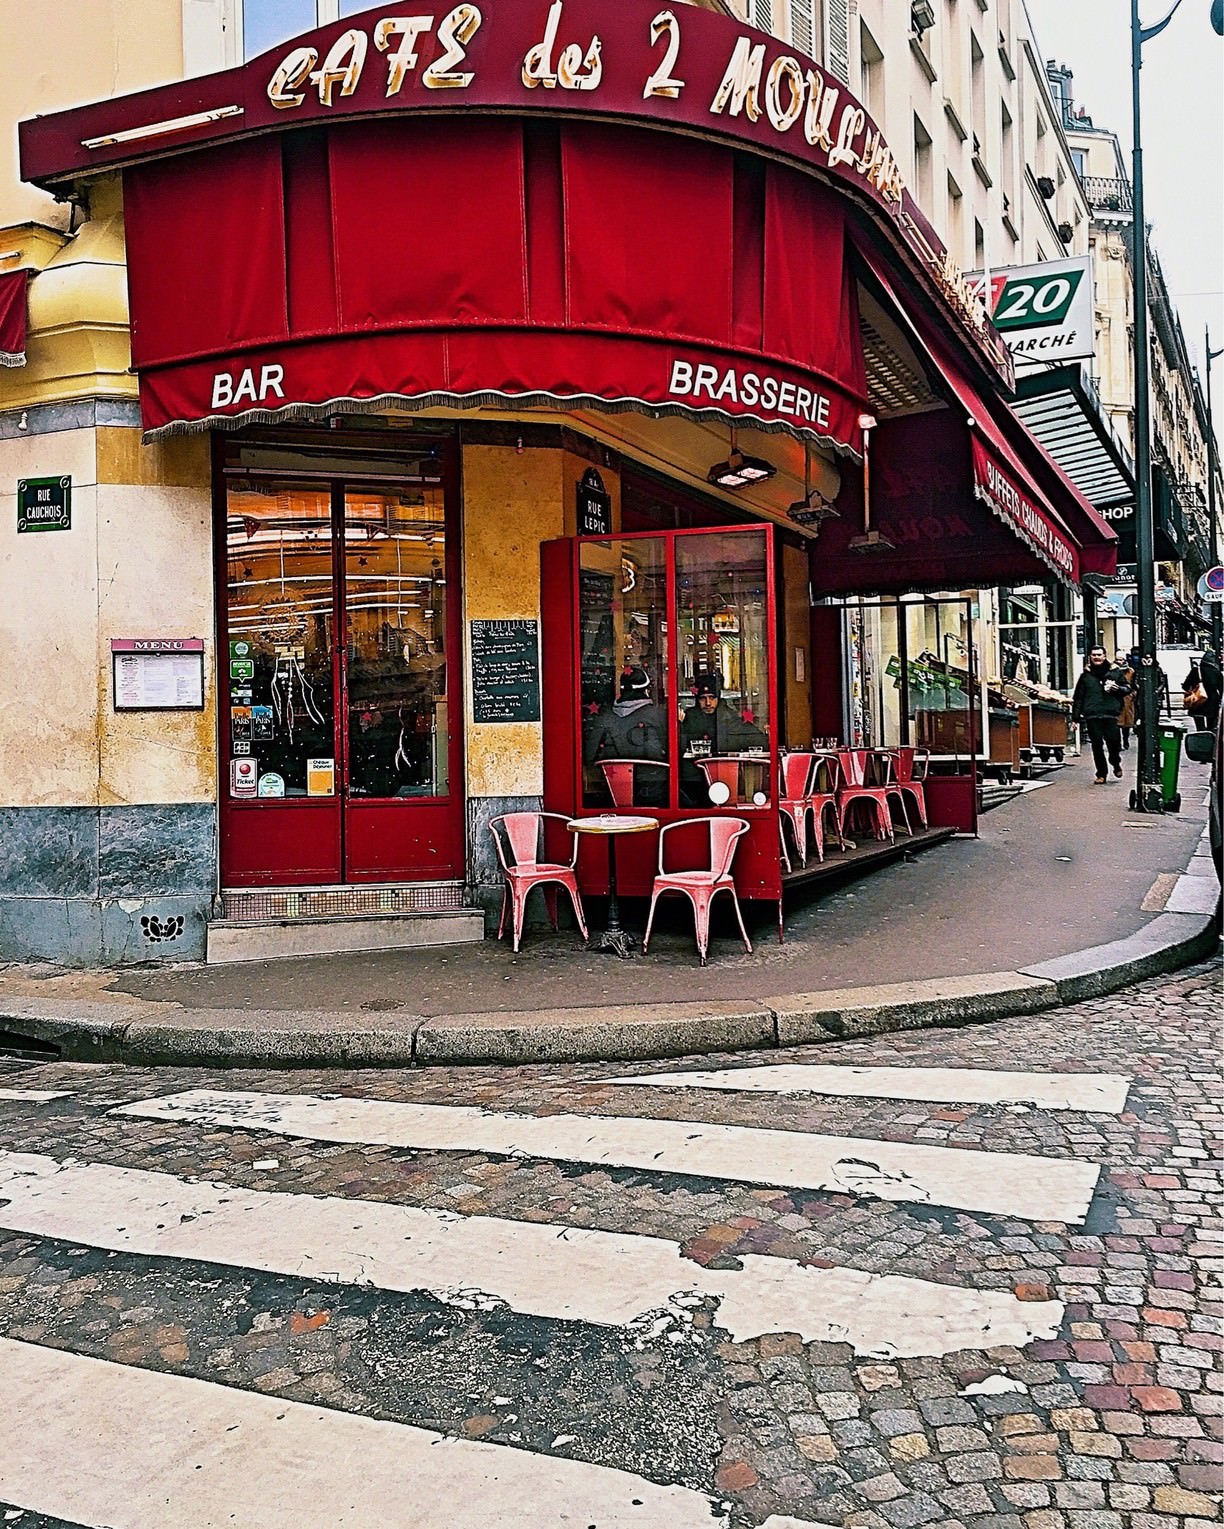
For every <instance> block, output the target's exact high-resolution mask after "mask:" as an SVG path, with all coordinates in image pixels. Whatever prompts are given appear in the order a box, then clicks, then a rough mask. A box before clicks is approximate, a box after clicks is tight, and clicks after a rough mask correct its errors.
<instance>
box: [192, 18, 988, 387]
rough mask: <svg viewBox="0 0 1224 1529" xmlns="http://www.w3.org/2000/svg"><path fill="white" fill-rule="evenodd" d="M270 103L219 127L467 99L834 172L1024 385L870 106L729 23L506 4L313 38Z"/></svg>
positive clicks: (268, 96) (251, 105)
mask: <svg viewBox="0 0 1224 1529" xmlns="http://www.w3.org/2000/svg"><path fill="white" fill-rule="evenodd" d="M273 57H274V55H273ZM264 63H265V64H266V60H265V61H264ZM254 67H261V66H260V63H259V61H256V64H255V66H254ZM219 78H224V76H222V77H219ZM264 96H265V99H264V100H262V101H260V100H258V98H255V99H252V98H250V97H248V98H247V100H246V102H245V104H244V105H241V106H240V105H238V104H237V103H235V104H233V105H228V106H223V107H218V108H215V109H213V110H212V111H210V112H209V113H208V116H209V118H210V119H211V121H212V122H213V123H215V124H216V127H217V128H221V129H222V133H224V131H226V127H222V119H224V118H227V117H230V116H232V117H233V118H234V119H236V120H234V121H233V122H232V123H229V124H227V127H228V130H232V131H242V130H243V129H245V130H248V131H249V130H250V129H252V128H258V127H264V126H271V125H273V122H274V121H275V120H276V118H278V117H279V118H281V119H282V120H283V118H285V117H309V118H314V119H319V118H326V117H328V116H340V115H348V114H350V113H361V114H365V113H369V112H371V111H394V110H397V109H405V108H409V109H410V108H413V107H416V108H420V107H426V108H429V107H432V108H434V109H437V107H439V106H442V105H444V104H447V105H449V104H450V102H454V103H455V105H456V106H458V105H459V102H460V100H462V103H463V106H465V107H466V106H472V107H484V108H491V109H500V110H507V109H510V110H513V109H515V108H519V109H529V110H532V111H538V110H541V109H543V110H548V109H556V110H562V111H564V110H566V109H569V110H573V111H576V112H579V113H581V114H582V115H601V114H605V113H606V114H609V115H615V116H618V117H622V118H624V117H631V118H643V117H651V118H653V119H655V120H657V121H659V122H660V123H661V124H674V125H675V126H677V127H684V128H687V129H690V130H692V129H694V128H696V129H698V130H699V131H705V132H707V133H717V134H719V135H720V136H732V137H737V138H743V139H749V140H752V141H754V142H755V143H756V144H757V145H758V147H760V148H762V149H764V150H765V151H767V152H775V153H779V154H781V155H783V156H785V157H788V158H792V159H797V160H800V161H802V162H806V163H808V164H811V165H814V166H815V167H817V168H818V169H820V170H822V171H828V172H831V173H832V174H833V176H834V177H835V178H836V179H838V180H842V181H845V182H847V183H849V184H850V185H851V186H853V187H854V189H856V190H857V191H859V192H861V193H864V194H866V195H867V196H868V197H869V198H870V200H871V201H872V202H874V203H875V205H876V206H877V207H879V208H882V209H883V210H884V211H885V212H886V213H887V215H888V216H889V218H890V219H891V221H892V222H893V224H894V225H895V227H896V228H897V230H898V231H899V233H900V234H901V236H902V238H903V240H904V242H905V243H906V244H907V245H908V246H909V248H910V250H911V251H912V253H913V254H914V255H915V256H916V257H917V258H918V260H919V261H920V262H921V264H922V265H923V266H924V267H925V268H926V270H927V271H928V272H929V273H930V275H931V276H932V277H933V278H934V280H935V282H936V284H937V285H938V287H939V288H940V290H941V291H942V293H943V295H944V297H945V299H946V300H947V301H948V303H949V304H950V305H951V306H952V308H953V309H954V310H955V311H956V312H957V314H958V316H959V317H960V319H961V321H962V323H963V325H964V327H965V328H966V329H967V330H968V331H969V332H970V334H971V335H972V337H973V338H974V340H975V341H976V343H977V345H978V346H979V348H980V349H981V350H983V351H984V352H985V353H986V354H987V355H988V356H989V357H990V358H991V360H992V362H993V363H994V365H995V366H996V367H998V368H1000V369H1001V370H1003V371H1005V372H1006V373H1008V374H1009V375H1010V358H1009V356H1008V353H1007V350H1006V348H1005V347H1004V346H1003V344H1002V342H1001V341H1000V339H999V337H998V335H997V334H996V333H995V332H994V330H993V329H991V327H990V325H989V323H988V322H987V316H986V311H985V308H984V307H983V304H982V301H981V298H980V296H979V295H978V293H977V292H975V291H974V289H973V287H972V285H971V284H970V282H969V281H968V279H967V278H966V277H965V275H964V274H963V273H962V272H961V270H960V269H959V267H958V266H957V265H956V264H955V262H954V261H953V260H952V259H951V257H950V256H949V255H948V253H947V252H946V251H945V250H944V249H943V247H942V245H941V244H940V242H939V240H938V238H937V237H936V235H935V234H934V232H933V230H932V229H931V227H930V225H929V224H928V223H927V221H926V219H925V217H924V216H923V215H922V213H921V211H920V210H919V208H918V207H917V204H916V203H915V202H914V200H913V198H912V197H911V196H910V194H909V192H908V191H907V190H906V188H905V183H904V180H903V178H902V175H901V172H900V169H899V168H898V165H897V162H896V159H895V158H894V156H893V154H892V151H891V150H890V149H889V147H888V145H887V143H886V142H885V140H884V135H883V133H882V132H881V131H880V129H879V128H878V127H876V126H875V124H874V123H873V122H872V121H871V119H870V117H868V115H867V113H866V111H865V110H864V108H863V107H862V106H861V105H860V104H859V102H858V101H857V100H855V98H854V97H853V96H852V95H850V93H849V92H848V91H847V90H846V88H845V87H844V86H843V85H842V84H841V82H840V81H838V80H837V79H836V78H835V77H834V76H832V75H829V74H826V73H825V71H824V70H822V69H820V68H819V67H818V66H817V65H816V64H814V63H812V62H811V61H810V60H808V59H807V58H805V57H803V56H802V55H798V56H797V55H795V54H793V53H791V52H788V51H786V49H785V48H784V47H783V46H782V45H781V44H779V43H778V42H777V41H776V40H775V39H774V38H772V37H769V36H767V35H766V34H764V33H760V32H754V31H752V30H751V29H745V28H741V27H737V26H729V25H728V24H727V20H726V18H725V17H720V16H715V15H712V14H709V13H707V12H703V11H700V10H695V9H690V8H689V7H687V6H677V7H676V8H675V9H674V10H672V9H664V10H659V11H657V12H656V13H654V14H653V15H652V14H651V8H650V7H649V6H648V5H647V6H645V7H639V6H638V5H633V4H631V5H619V4H618V5H616V6H613V7H606V6H604V5H602V4H600V3H599V0H552V3H551V5H549V7H548V9H547V11H546V12H545V11H543V9H542V8H537V7H536V6H534V5H525V4H514V3H510V0H502V3H500V4H499V5H498V6H497V7H496V8H494V7H492V6H486V7H485V9H483V10H482V9H481V8H480V7H479V6H477V5H474V4H469V3H465V4H460V5H456V6H455V7H453V9H451V10H449V11H447V12H445V13H444V14H441V15H439V14H438V13H437V12H433V13H431V14H428V15H405V14H395V15H385V16H382V17H379V18H377V19H375V20H372V21H367V22H365V24H364V25H355V26H351V27H347V28H344V29H343V30H340V29H339V28H338V27H337V26H331V27H327V28H321V29H320V30H319V31H318V32H316V33H311V34H307V36H306V37H304V38H303V39H302V40H301V41H300V42H299V43H298V44H297V45H296V46H294V47H292V48H291V49H290V50H289V51H287V52H286V53H285V54H284V55H283V56H282V57H281V59H280V61H279V62H278V63H276V64H275V67H274V68H273V70H272V72H271V74H270V76H267V78H266V87H265V91H264ZM269 107H271V109H272V111H271V114H270V115H269V111H268V108H269ZM200 115H201V116H204V115H205V114H204V113H201V114H200ZM214 131H215V129H214Z"/></svg>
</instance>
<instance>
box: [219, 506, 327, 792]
mask: <svg viewBox="0 0 1224 1529" xmlns="http://www.w3.org/2000/svg"><path fill="white" fill-rule="evenodd" d="M227 510H228V513H227V519H226V544H227V556H226V571H227V584H228V594H229V664H230V667H229V688H230V715H229V755H230V758H231V759H237V758H249V759H253V760H255V761H256V763H257V770H258V774H259V777H260V781H261V794H264V793H265V787H264V784H263V782H264V781H265V778H266V781H267V790H266V794H268V795H277V796H279V795H284V796H306V795H307V794H313V795H332V794H333V793H334V790H335V779H334V755H335V747H334V733H333V716H334V713H333V705H332V657H331V655H332V646H333V644H332V633H333V630H334V628H333V611H332V544H331V496H330V494H329V492H328V491H327V489H316V488H309V487H304V486H302V485H296V484H277V483H274V482H269V483H266V484H265V483H260V484H255V483H247V482H236V483H234V484H232V485H231V486H230V488H229V494H228V505H227ZM310 760H314V761H315V762H316V764H317V763H318V762H320V761H326V763H327V765H329V766H331V773H330V775H329V774H328V773H327V772H326V771H323V772H319V771H318V770H316V771H315V773H314V777H313V779H310V778H308V774H309V767H308V761H310Z"/></svg>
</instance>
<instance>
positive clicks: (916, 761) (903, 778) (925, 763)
mask: <svg viewBox="0 0 1224 1529" xmlns="http://www.w3.org/2000/svg"><path fill="white" fill-rule="evenodd" d="M892 755H893V771H894V774H893V781H894V784H895V785H896V787H897V789H898V790H899V791H903V792H908V793H909V795H910V796H912V797H913V799H914V805H915V806H916V807H917V808H918V821H919V822H920V823H921V824H922V826H923V828H925V827H926V826H927V809H926V791H925V789H924V787H923V781H925V780H926V778H927V772H928V770H929V769H930V767H931V751H930V749H916V748H913V747H911V746H910V745H908V744H907V745H905V746H903V747H901V748H896V749H893V750H892ZM903 800H904V798H903Z"/></svg>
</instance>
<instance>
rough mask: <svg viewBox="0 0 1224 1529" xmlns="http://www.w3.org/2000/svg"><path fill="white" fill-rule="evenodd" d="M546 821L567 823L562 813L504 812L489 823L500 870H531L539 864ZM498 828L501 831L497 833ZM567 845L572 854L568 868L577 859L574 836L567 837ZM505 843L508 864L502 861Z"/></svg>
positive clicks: (504, 856)
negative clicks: (569, 846)
mask: <svg viewBox="0 0 1224 1529" xmlns="http://www.w3.org/2000/svg"><path fill="white" fill-rule="evenodd" d="M549 819H552V820H553V821H555V822H558V823H568V822H569V819H568V818H567V817H566V816H565V814H564V813H563V812H507V813H505V814H503V816H501V817H499V818H494V819H493V820H492V822H491V823H490V824H489V832H490V833H491V834H492V835H493V843H494V844H495V845H496V846H497V858H498V860H500V861H501V867H502V870H504V871H508V870H510V869H511V867H514V868H516V869H518V870H531V869H533V868H534V867H535V866H537V865H539V863H540V849H541V840H542V838H543V833H544V826H545V824H546V823H547V822H548V821H549ZM498 829H500V830H501V832H500V833H499V832H498ZM503 835H504V839H503ZM571 842H572V844H573V855H572V858H571V860H570V864H571V866H572V865H573V864H575V863H576V862H577V859H578V843H577V836H576V835H571ZM507 843H508V844H509V846H510V853H511V855H512V856H513V859H512V860H511V861H510V862H507V860H506V851H505V845H506V844H507Z"/></svg>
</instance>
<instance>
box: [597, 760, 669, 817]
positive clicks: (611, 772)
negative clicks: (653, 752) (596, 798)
mask: <svg viewBox="0 0 1224 1529" xmlns="http://www.w3.org/2000/svg"><path fill="white" fill-rule="evenodd" d="M599 768H600V769H601V770H602V771H603V777H604V780H605V781H606V782H607V786H608V793H609V795H610V796H611V798H612V805H613V806H614V807H632V806H633V805H634V795H635V787H636V783H637V772H638V770H662V771H663V772H664V773H665V774H666V772H667V771H668V770H669V769H670V768H671V766H670V765H669V764H668V762H667V760H665V759H601V760H600V761H599Z"/></svg>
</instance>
